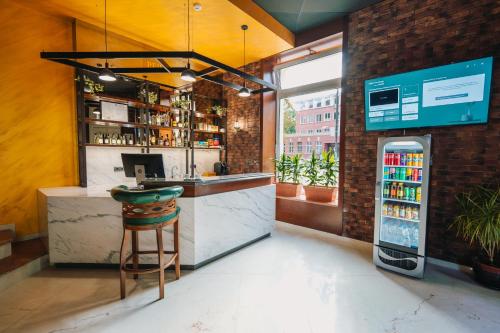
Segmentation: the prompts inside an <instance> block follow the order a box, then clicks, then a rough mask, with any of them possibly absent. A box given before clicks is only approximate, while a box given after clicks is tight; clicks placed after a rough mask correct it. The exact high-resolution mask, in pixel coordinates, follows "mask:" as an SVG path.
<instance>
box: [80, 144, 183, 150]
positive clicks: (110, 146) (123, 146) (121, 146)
mask: <svg viewBox="0 0 500 333" xmlns="http://www.w3.org/2000/svg"><path fill="white" fill-rule="evenodd" d="M85 146H87V147H104V148H112V147H114V148H147V147H146V146H141V145H112V144H107V145H106V144H97V143H86V144H85ZM149 148H166V149H188V148H186V147H170V146H149Z"/></svg>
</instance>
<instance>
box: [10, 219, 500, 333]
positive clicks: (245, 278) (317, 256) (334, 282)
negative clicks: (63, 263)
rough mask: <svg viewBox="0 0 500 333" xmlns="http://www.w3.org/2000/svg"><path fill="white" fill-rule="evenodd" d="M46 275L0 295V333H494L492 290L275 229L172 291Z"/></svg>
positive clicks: (499, 303)
mask: <svg viewBox="0 0 500 333" xmlns="http://www.w3.org/2000/svg"><path fill="white" fill-rule="evenodd" d="M167 276H168V282H167V286H166V298H165V299H164V300H163V301H156V298H157V296H158V289H157V284H156V279H155V278H156V277H155V278H153V277H151V278H143V279H142V280H140V281H139V282H138V283H136V282H134V281H133V280H128V295H129V296H128V297H127V298H126V299H125V300H124V301H120V299H119V279H118V274H117V272H116V271H113V270H104V269H103V270H83V269H47V270H45V271H43V272H40V273H38V274H36V275H34V276H32V277H30V278H28V279H26V280H24V281H22V282H21V283H19V284H17V285H15V286H13V287H11V288H9V289H7V290H5V291H3V292H2V293H1V294H0V332H23V333H24V332H174V333H177V332H222V333H225V332H251V333H255V332H273V333H274V332H286V333H288V332H301V333H303V332H343V333H345V332H356V333H360V332H442V333H445V332H499V331H500V316H499V314H500V292H496V291H492V290H488V289H485V288H483V287H480V286H478V285H476V284H475V283H474V282H473V281H472V280H471V278H470V276H468V275H467V274H465V273H461V272H458V271H454V270H450V269H447V268H443V267H440V266H434V265H428V266H427V272H426V277H425V279H424V280H415V279H411V278H407V277H403V276H399V275H396V274H393V273H390V272H385V271H382V270H380V269H377V268H375V267H374V266H373V264H372V262H371V246H370V244H367V243H362V242H358V241H354V240H350V239H347V238H342V237H337V236H334V235H330V234H325V233H322V232H317V231H313V230H309V229H303V228H299V227H295V226H291V225H287V224H282V223H278V225H277V229H276V231H275V232H274V234H273V236H272V237H271V238H268V239H265V240H263V241H261V242H258V243H256V244H254V245H252V246H250V247H247V248H245V249H243V250H241V251H239V252H237V253H234V254H232V255H230V256H227V257H225V258H222V259H220V260H219V261H217V262H214V263H212V264H210V265H208V266H205V267H203V268H201V269H199V270H196V271H194V272H183V275H182V277H181V279H180V280H179V281H174V280H173V278H174V274H173V272H168V274H167Z"/></svg>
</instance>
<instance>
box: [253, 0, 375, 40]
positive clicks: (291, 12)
mask: <svg viewBox="0 0 500 333" xmlns="http://www.w3.org/2000/svg"><path fill="white" fill-rule="evenodd" d="M379 1H380V0H254V2H255V3H256V4H258V5H259V6H260V7H262V8H263V9H264V10H265V11H266V12H268V13H269V14H271V15H272V16H273V17H274V18H275V19H276V20H278V21H279V22H280V23H281V24H283V25H284V26H285V27H287V28H288V30H290V31H292V32H295V33H297V32H301V31H304V30H307V29H309V28H313V27H315V26H318V25H321V24H323V23H325V22H328V21H331V20H334V19H336V18H339V17H342V16H344V15H346V14H348V13H352V12H354V11H356V10H359V9H361V8H363V7H366V6H368V5H370V4H373V3H375V2H379Z"/></svg>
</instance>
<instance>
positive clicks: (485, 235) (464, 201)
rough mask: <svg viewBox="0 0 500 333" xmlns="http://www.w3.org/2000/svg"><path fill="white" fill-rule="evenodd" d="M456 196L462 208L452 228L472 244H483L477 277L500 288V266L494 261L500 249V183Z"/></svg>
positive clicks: (477, 266)
mask: <svg viewBox="0 0 500 333" xmlns="http://www.w3.org/2000/svg"><path fill="white" fill-rule="evenodd" d="M456 198H457V201H458V206H459V210H458V215H457V217H456V218H455V220H454V222H453V223H452V224H451V226H450V228H451V227H453V228H455V229H456V230H457V234H458V235H460V236H461V237H462V238H463V239H464V240H466V241H468V242H469V243H470V244H471V245H472V244H474V243H476V244H479V245H480V246H481V248H482V250H483V251H484V253H485V254H486V257H484V256H480V257H479V258H476V259H474V263H473V264H474V272H475V275H476V279H477V280H478V281H479V282H480V283H482V284H484V285H486V286H488V287H490V288H494V289H500V265H499V263H498V261H495V258H496V256H497V255H498V252H499V249H500V185H497V186H496V187H495V188H486V187H483V186H478V187H476V188H475V189H474V190H473V191H472V192H470V193H462V194H459V195H457V196H456Z"/></svg>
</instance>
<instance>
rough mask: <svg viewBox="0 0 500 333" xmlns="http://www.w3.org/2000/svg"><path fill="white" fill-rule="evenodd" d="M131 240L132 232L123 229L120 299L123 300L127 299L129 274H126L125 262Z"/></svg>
mask: <svg viewBox="0 0 500 333" xmlns="http://www.w3.org/2000/svg"><path fill="white" fill-rule="evenodd" d="M129 240H130V230H127V229H123V238H122V246H121V249H120V297H121V299H124V298H125V296H126V295H125V294H126V289H125V287H126V286H125V280H126V278H127V273H126V272H125V270H124V268H125V263H126V262H125V261H126V259H127V250H128V244H129Z"/></svg>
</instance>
